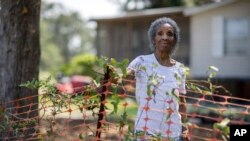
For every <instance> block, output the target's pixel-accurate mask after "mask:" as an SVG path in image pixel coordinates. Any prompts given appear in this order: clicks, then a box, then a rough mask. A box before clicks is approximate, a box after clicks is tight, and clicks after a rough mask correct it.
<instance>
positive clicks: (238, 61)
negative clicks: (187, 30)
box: [190, 0, 250, 79]
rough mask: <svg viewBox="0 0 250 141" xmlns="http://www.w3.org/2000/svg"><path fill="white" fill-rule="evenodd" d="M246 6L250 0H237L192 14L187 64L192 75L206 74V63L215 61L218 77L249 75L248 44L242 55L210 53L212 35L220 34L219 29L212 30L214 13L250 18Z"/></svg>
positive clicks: (249, 9)
mask: <svg viewBox="0 0 250 141" xmlns="http://www.w3.org/2000/svg"><path fill="white" fill-rule="evenodd" d="M249 7H250V1H249V0H239V1H237V2H233V3H231V4H228V5H225V6H223V7H219V8H215V9H212V10H209V11H204V12H201V13H198V14H194V15H192V16H191V19H190V20H191V24H190V25H191V26H190V27H191V53H190V59H191V60H190V68H191V76H192V77H207V74H206V71H207V70H208V69H207V68H208V66H210V65H214V66H216V67H218V68H219V72H218V75H217V77H219V78H244V79H249V78H250V63H249V60H250V47H249V48H248V51H247V53H246V55H245V56H227V55H222V56H221V57H215V56H214V55H213V53H212V52H213V51H212V50H213V48H212V47H213V36H217V35H215V34H219V31H218V32H213V30H214V29H213V18H214V17H216V16H217V17H218V16H219V17H223V18H229V17H230V18H231V17H234V18H235V17H243V18H247V19H248V20H249V21H250V8H249ZM249 23H250V22H249ZM249 28H250V26H249ZM249 31H250V29H249ZM248 41H250V40H248Z"/></svg>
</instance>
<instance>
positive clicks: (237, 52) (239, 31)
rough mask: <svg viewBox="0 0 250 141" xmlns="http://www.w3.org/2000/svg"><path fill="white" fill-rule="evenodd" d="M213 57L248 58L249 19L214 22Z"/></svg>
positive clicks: (217, 18) (224, 19) (225, 19)
mask: <svg viewBox="0 0 250 141" xmlns="http://www.w3.org/2000/svg"><path fill="white" fill-rule="evenodd" d="M212 29H213V30H212V40H213V41H212V55H213V56H214V57H223V56H246V55H248V48H249V47H250V21H249V19H248V18H223V17H222V16H215V17H213V20H212Z"/></svg>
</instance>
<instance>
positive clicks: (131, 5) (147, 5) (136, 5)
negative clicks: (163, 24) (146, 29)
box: [110, 0, 218, 11]
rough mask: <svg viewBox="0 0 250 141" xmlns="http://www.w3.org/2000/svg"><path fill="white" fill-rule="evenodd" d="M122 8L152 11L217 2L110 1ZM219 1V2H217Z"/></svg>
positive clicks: (197, 0)
mask: <svg viewBox="0 0 250 141" xmlns="http://www.w3.org/2000/svg"><path fill="white" fill-rule="evenodd" d="M110 1H112V2H114V3H116V4H118V5H120V6H121V10H123V11H134V10H141V9H152V8H162V7H174V6H196V5H203V4H208V3H212V2H216V0H125V1H121V0H110ZM217 1H218V0H217Z"/></svg>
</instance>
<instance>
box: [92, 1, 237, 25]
mask: <svg viewBox="0 0 250 141" xmlns="http://www.w3.org/2000/svg"><path fill="white" fill-rule="evenodd" d="M236 1H238V0H223V1H221V2H215V3H211V4H206V5H203V6H197V7H191V8H187V7H167V8H166V7H164V8H155V9H146V10H139V11H132V12H125V13H122V14H120V15H117V16H112V17H102V18H98V17H96V18H92V19H90V21H97V22H99V21H113V20H122V19H130V18H140V17H146V16H156V15H164V14H176V13H179V14H183V15H184V16H192V15H195V14H198V13H201V12H205V11H208V10H212V9H215V8H219V7H222V6H225V5H228V4H231V3H233V2H236Z"/></svg>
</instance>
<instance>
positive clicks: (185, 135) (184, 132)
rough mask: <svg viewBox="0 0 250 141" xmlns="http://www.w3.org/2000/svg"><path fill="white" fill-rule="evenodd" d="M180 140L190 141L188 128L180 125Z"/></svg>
mask: <svg viewBox="0 0 250 141" xmlns="http://www.w3.org/2000/svg"><path fill="white" fill-rule="evenodd" d="M182 141H190V135H189V130H188V128H187V127H186V126H182Z"/></svg>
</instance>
